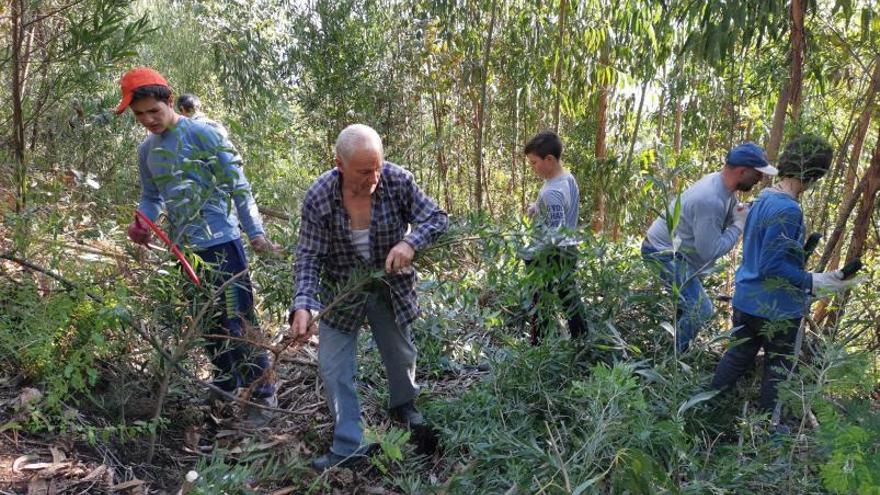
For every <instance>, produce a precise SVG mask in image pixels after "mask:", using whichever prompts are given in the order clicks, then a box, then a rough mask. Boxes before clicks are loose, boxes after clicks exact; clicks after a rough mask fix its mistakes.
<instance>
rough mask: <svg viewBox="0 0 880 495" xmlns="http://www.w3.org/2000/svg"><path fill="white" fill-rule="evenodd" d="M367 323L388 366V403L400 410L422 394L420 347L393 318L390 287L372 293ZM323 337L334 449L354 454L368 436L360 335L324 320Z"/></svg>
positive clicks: (322, 366)
mask: <svg viewBox="0 0 880 495" xmlns="http://www.w3.org/2000/svg"><path fill="white" fill-rule="evenodd" d="M367 321H368V322H369V323H370V330H371V331H372V332H373V339H374V340H375V341H376V346H377V347H378V348H379V354H381V356H382V362H383V363H384V364H385V374H386V375H387V377H388V388H389V394H390V396H391V401H390V404H389V405H390V406H391V407H396V406H399V405H401V404H405V403H407V402H410V401H412V400H413V399H415V397H416V395H418V393H419V386H418V385H416V347H415V344H414V343H413V341H412V334H411V332H410V329H409V328H400V326H398V324H397V322H396V321H395V319H394V310H393V308H392V306H391V296H390V294H389V292H388V288H387V287H384V286H383V287H380V288H374V289H373V290H371V291H370V294H369V297H368V299H367ZM318 335H319V339H320V344H319V347H318V368H319V370H320V372H321V379H322V380H323V382H324V393H325V395H326V397H327V405H328V406H329V408H330V413H331V414H332V415H333V445H332V446H331V447H330V451H331V452H333V453H334V454H337V455H342V456H349V455H351V454H354V453H357V452H358V450H359V448H360V447H361V442H362V441H363V436H364V432H363V426H362V424H361V406H360V402H359V401H358V396H357V389H356V385H355V377H356V375H357V344H358V332H357V331H354V332H343V331H341V330H338V329H336V328H333V327H331V326H330V325H327V324H326V323H324V322H323V321H321V322H320V325H319V334H318Z"/></svg>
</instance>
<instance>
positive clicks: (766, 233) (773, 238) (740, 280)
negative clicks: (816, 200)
mask: <svg viewBox="0 0 880 495" xmlns="http://www.w3.org/2000/svg"><path fill="white" fill-rule="evenodd" d="M805 230H806V228H805V227H804V217H803V213H802V212H801V207H800V205H799V204H798V202H797V201H796V200H795V199H793V198H792V197H790V196H788V195H787V194H784V193H781V192H778V191H774V190H771V189H765V190H764V191H762V192H761V194H760V195H759V196H758V199H757V200H755V202H754V204H753V205H752V209H751V211H750V212H749V216H748V219H746V226H745V231H744V233H743V249H742V265H740V267H739V269H738V270H737V271H736V289H735V292H734V295H733V307H734V308H736V309H738V310H740V311H742V312H744V313H748V314H750V315H753V316H758V317H761V318H766V319H768V320H782V319H794V318H800V317H802V316H803V315H804V309H805V304H806V301H807V297H808V295H809V293H810V291H811V290H812V288H813V277H812V275H811V274H810V273H809V272H807V271H805V270H804V263H805V261H804V248H803V244H804V237H805Z"/></svg>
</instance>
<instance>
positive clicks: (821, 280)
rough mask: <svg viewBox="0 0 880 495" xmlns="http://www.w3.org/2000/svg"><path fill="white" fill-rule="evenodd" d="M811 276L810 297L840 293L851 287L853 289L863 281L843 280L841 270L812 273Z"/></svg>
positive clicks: (861, 279)
mask: <svg viewBox="0 0 880 495" xmlns="http://www.w3.org/2000/svg"><path fill="white" fill-rule="evenodd" d="M811 275H812V276H813V292H812V295H814V296H816V295H822V294H828V293H833V292H842V291H844V290H846V289H849V288H851V287H855V286H856V285H859V284H860V283H862V282H863V281H864V278H862V277H855V278H850V279H847V280H844V278H843V271H842V270H834V271H833V272H821V273H812V274H811Z"/></svg>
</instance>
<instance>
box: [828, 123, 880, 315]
mask: <svg viewBox="0 0 880 495" xmlns="http://www.w3.org/2000/svg"><path fill="white" fill-rule="evenodd" d="M856 190H857V193H856V194H855V195H854V196H853V200H852V201H851V203H852V205H849V204H848V205H846V206H848V208H849V210H850V211H852V209H853V206H854V205H855V202H856V201H855V200H856V199H857V198H858V197H859V195H860V196H861V199H862V201H861V204H860V205H859V211H858V213H857V214H856V218H855V221H854V222H853V231H852V235H851V236H850V241H849V249H848V250H847V254H846V262H847V263H849V262H850V261H852V260H855V259H857V258H861V257H862V255H863V254H864V253H865V244H866V241H867V239H868V234H869V233H870V227H871V215H872V214H873V213H874V206H875V204H876V202H877V192H878V191H880V136H878V138H877V145H876V146H875V147H874V151H873V152H872V153H871V165H870V166H869V167H868V170H867V171H866V172H865V175H864V176H863V177H862V180H861V181H860V182H859V186H858V188H856ZM847 216H848V215H847ZM843 223H844V225H845V224H846V222H845V221H844V222H843ZM839 225H840V224H838V226H839ZM841 230H842V229H841ZM835 234H837V236H838V238H839V237H840V232H838V229H835ZM835 241H836V239H835ZM826 252H827V250H826ZM819 270H825V267H824V266H823V265H822V264H821V263H820V268H819ZM827 310H828V304H827V302H826V301H825V300H822V301H821V303H820V304H819V305H818V306H817V308H816V311H815V313H814V315H815V318H814V320H815V321H816V322H821V321H822V320H824V319H825V317H826V316H827V314H828V313H827ZM839 316H840V314H839V312H836V313H835V314H833V315H831V318H832V319H836V318H838V317H839Z"/></svg>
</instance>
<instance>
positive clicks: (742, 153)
mask: <svg viewBox="0 0 880 495" xmlns="http://www.w3.org/2000/svg"><path fill="white" fill-rule="evenodd" d="M724 162H725V163H726V164H728V165H733V166H734V167H751V168H754V169H757V170H758V171H759V172H761V173H762V174H766V175H776V174H778V173H779V170H777V169H776V167H774V166H773V165H770V161H769V160H767V153H765V152H764V148H762V147H760V146H758V145H757V144H755V143H752V142H747V143H742V144H739V145H736V146H734V147H733V148H732V149H731V150H730V151H728V152H727V158H725V159H724Z"/></svg>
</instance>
